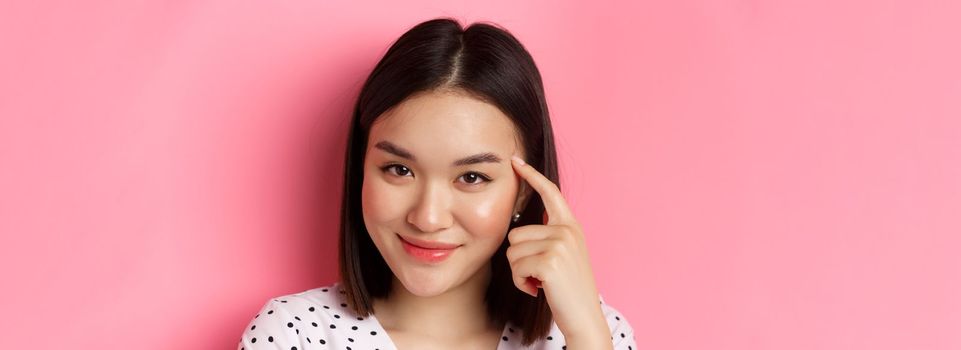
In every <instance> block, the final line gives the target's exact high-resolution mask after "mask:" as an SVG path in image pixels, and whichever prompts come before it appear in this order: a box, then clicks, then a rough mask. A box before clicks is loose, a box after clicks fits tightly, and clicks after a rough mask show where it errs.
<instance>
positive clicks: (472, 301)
mask: <svg viewBox="0 0 961 350" xmlns="http://www.w3.org/2000/svg"><path fill="white" fill-rule="evenodd" d="M490 275H491V273H490V263H488V264H487V265H485V266H484V267H482V268H481V269H480V270H478V271H477V273H475V274H474V276H471V277H470V279H468V280H467V281H464V283H462V284H461V285H459V286H456V287H454V288H452V289H450V290H447V291H445V292H444V293H441V294H439V295H435V296H430V297H421V296H417V295H414V294H411V293H410V291H408V290H407V288H405V287H404V285H403V284H402V283H400V280H398V279H397V277H396V276H394V280H393V283H392V284H391V291H390V295H388V297H387V298H386V299H378V300H375V306H374V308H375V310H376V311H377V312H376V316H377V319H378V321H380V323H381V325H382V326H383V327H384V329H386V330H395V331H401V332H405V333H412V334H422V335H427V336H435V335H436V336H437V337H443V338H448V337H462V336H466V335H469V334H478V333H480V332H486V331H490V330H491V329H492V328H493V327H494V326H493V325H492V324H491V322H490V321H489V317H488V315H487V305H486V303H485V301H484V297H485V294H486V292H487V286H488V284H489V283H490Z"/></svg>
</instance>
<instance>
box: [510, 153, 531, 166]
mask: <svg viewBox="0 0 961 350" xmlns="http://www.w3.org/2000/svg"><path fill="white" fill-rule="evenodd" d="M511 159H513V160H514V161H515V162H517V164H519V165H524V164H527V163H525V162H524V160H523V159H521V157H518V156H517V155H516V154H515V155H512V156H511Z"/></svg>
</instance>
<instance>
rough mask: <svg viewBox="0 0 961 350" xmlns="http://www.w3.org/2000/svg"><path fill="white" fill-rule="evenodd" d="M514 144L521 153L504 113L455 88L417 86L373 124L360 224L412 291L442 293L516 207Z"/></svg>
mask: <svg viewBox="0 0 961 350" xmlns="http://www.w3.org/2000/svg"><path fill="white" fill-rule="evenodd" d="M515 152H516V154H518V155H520V156H521V157H524V154H523V150H522V147H521V145H520V140H519V139H518V138H517V133H516V131H515V130H514V126H513V124H512V122H511V121H510V119H508V117H507V116H506V115H504V114H503V113H502V112H501V111H500V110H499V109H497V107H495V106H493V105H491V104H488V103H485V102H482V101H480V100H478V99H475V98H472V97H469V96H468V95H466V94H462V93H451V92H425V93H421V94H415V95H414V96H412V97H410V98H408V99H407V100H405V101H404V102H402V103H400V104H398V105H397V106H395V107H394V108H393V109H391V110H389V111H388V112H386V113H384V114H383V115H382V116H380V118H379V119H378V120H377V121H376V122H375V123H374V125H373V126H372V127H371V130H370V134H369V137H368V147H367V150H366V157H365V161H364V184H363V195H362V206H363V213H364V224H365V225H366V227H367V231H368V232H369V233H370V237H371V239H372V240H373V241H374V244H375V245H376V246H377V249H378V250H379V251H380V253H381V255H383V257H384V260H385V261H386V262H387V265H389V266H390V268H391V270H392V271H393V272H394V275H395V276H396V277H397V279H398V280H400V282H401V283H402V284H403V285H404V287H405V288H406V289H407V290H408V291H410V292H411V293H412V294H414V295H418V296H433V295H438V294H441V293H443V292H445V291H447V290H449V289H452V288H454V287H457V286H458V285H460V284H462V283H464V282H465V281H467V280H469V279H470V278H471V277H473V276H475V274H477V273H478V272H483V270H481V268H486V266H487V264H488V262H489V261H490V257H491V256H492V255H493V254H494V252H495V251H496V250H497V248H498V247H499V246H500V244H501V242H502V241H503V240H504V238H505V236H506V234H507V228H508V225H509V224H510V219H511V215H513V213H514V211H515V210H519V209H521V207H520V205H521V203H522V200H523V198H520V196H518V193H519V186H520V184H521V182H520V178H519V177H517V176H516V175H515V173H514V170H513V168H512V167H511V164H510V157H511V155H512V154H514V153H515ZM440 244H443V245H446V246H445V247H440V248H441V249H424V248H438V247H437V246H436V245H440Z"/></svg>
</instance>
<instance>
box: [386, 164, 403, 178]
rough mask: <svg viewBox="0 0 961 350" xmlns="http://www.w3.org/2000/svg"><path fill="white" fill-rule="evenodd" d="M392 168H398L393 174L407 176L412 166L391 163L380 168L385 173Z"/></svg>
mask: <svg viewBox="0 0 961 350" xmlns="http://www.w3.org/2000/svg"><path fill="white" fill-rule="evenodd" d="M391 169H396V171H394V172H393V175H397V176H401V177H403V176H407V174H410V168H408V167H405V166H403V165H400V164H389V165H386V166H383V167H381V168H380V170H381V171H383V172H385V173H388V172H391V171H390V170H391Z"/></svg>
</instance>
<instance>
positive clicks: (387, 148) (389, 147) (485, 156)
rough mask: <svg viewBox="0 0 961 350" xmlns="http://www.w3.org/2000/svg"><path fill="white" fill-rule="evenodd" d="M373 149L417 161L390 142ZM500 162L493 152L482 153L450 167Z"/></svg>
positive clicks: (379, 143) (383, 142)
mask: <svg viewBox="0 0 961 350" xmlns="http://www.w3.org/2000/svg"><path fill="white" fill-rule="evenodd" d="M374 148H377V149H379V150H382V151H384V152H387V153H390V154H393V155H395V156H398V157H401V158H404V159H408V160H410V161H412V162H416V161H417V158H415V157H414V155H413V154H411V153H410V151H408V150H406V149H404V148H403V147H400V146H398V145H396V144H394V143H392V142H390V141H380V142H378V143H377V144H375V145H374ZM500 162H501V158H500V157H498V156H497V155H496V154H494V153H493V152H484V153H478V154H475V155H472V156H468V157H464V158H461V159H458V160H455V161H454V162H453V163H451V166H464V165H471V164H478V163H500Z"/></svg>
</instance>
